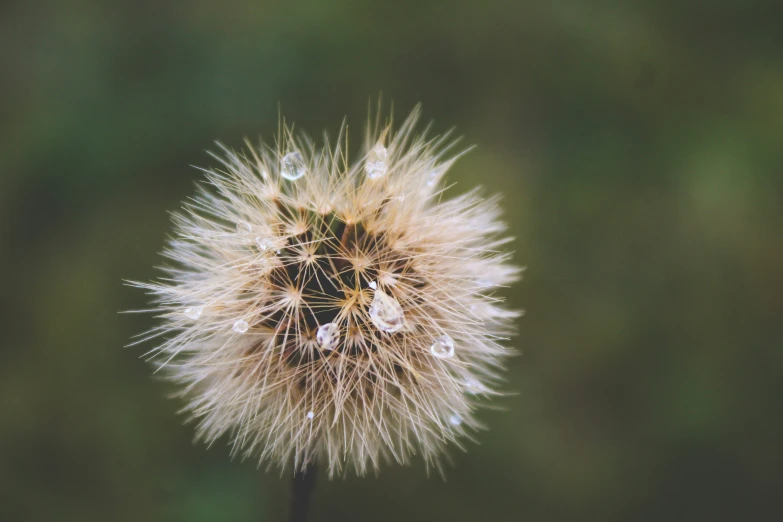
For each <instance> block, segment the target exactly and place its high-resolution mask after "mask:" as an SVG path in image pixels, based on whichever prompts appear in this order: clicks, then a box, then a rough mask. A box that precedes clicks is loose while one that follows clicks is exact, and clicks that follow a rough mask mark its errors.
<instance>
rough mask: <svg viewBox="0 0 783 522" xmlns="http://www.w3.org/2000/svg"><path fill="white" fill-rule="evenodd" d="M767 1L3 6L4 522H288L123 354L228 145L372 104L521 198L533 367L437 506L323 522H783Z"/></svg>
mask: <svg viewBox="0 0 783 522" xmlns="http://www.w3.org/2000/svg"><path fill="white" fill-rule="evenodd" d="M782 14H783V9H781V7H780V3H779V2H773V1H768V2H760V1H756V2H753V1H750V2H748V1H745V2H740V1H736V2H728V1H712V2H706V1H705V2H695V1H684V0H680V1H661V2H620V1H617V2H608V1H604V2H587V1H577V0H559V1H554V0H553V1H548V2H547V1H538V2H525V1H517V2H499V1H497V2H494V1H493V2H479V1H477V2H425V1H421V0H417V1H409V0H401V1H388V2H360V1H349V0H345V1H343V0H340V1H319V0H311V1H297V0H288V1H285V2H283V1H280V2H259V1H255V2H250V1H248V2H209V1H198V2H180V1H172V2H153V1H149V0H141V1H139V0H137V1H133V2H131V1H127V2H109V1H99V0H73V1H68V2H64V1H54V0H51V1H48V2H46V1H44V2H38V1H33V2H21V1H17V2H10V3H9V2H5V3H3V4H2V5H1V6H0V60H1V61H0V71H2V73H0V281H1V286H0V307H1V308H2V313H0V332H2V335H3V341H2V351H1V352H0V520H3V521H6V520H7V521H27V520H31V521H50V520H52V521H55V520H56V521H109V520H111V521H125V520H127V521H142V520H143V521H196V522H199V521H224V522H232V521H256V520H281V519H282V518H283V517H284V514H285V511H286V504H287V486H288V480H289V478H288V477H283V478H281V477H280V476H279V473H277V472H270V473H264V472H263V470H257V469H256V463H255V462H249V461H248V462H239V461H232V460H230V458H229V456H228V448H227V447H226V446H225V445H222V444H216V445H215V446H213V447H212V448H209V449H207V448H205V447H203V446H201V445H198V446H194V445H193V444H192V443H191V437H192V427H190V426H183V425H182V421H183V418H182V417H181V416H178V415H176V411H177V410H178V409H179V407H180V406H181V404H179V403H177V402H176V401H174V400H169V399H167V398H166V396H167V395H168V394H169V393H170V392H171V389H170V388H169V387H168V385H167V384H165V383H161V382H158V381H155V380H154V379H153V378H152V376H151V371H150V368H149V367H148V366H147V365H146V364H145V363H144V362H143V361H142V360H140V359H139V356H140V354H141V353H142V350H141V349H138V348H137V349H123V348H122V347H123V345H124V344H125V343H126V342H128V340H129V338H130V336H131V335H133V334H135V333H138V332H140V331H142V330H144V329H146V328H148V327H150V326H151V325H152V320H151V318H149V317H143V316H129V315H120V314H118V312H119V311H121V310H128V309H134V308H141V307H143V306H144V305H145V301H146V297H145V296H144V295H143V294H142V293H141V292H140V291H137V290H133V289H130V288H127V287H124V286H122V284H121V279H123V278H128V279H136V280H148V279H150V278H152V277H155V276H156V275H157V272H156V271H155V270H154V269H153V266H154V265H156V264H158V263H159V262H160V257H159V255H158V252H159V251H160V250H161V248H162V245H163V241H164V237H165V234H166V232H167V231H168V229H169V221H168V219H169V217H168V215H167V210H173V209H177V208H179V203H180V201H181V200H183V199H184V198H186V197H188V196H189V195H191V193H192V191H193V182H194V181H195V180H197V179H199V178H200V174H199V172H198V171H197V170H195V169H194V168H192V167H190V165H200V166H211V165H214V161H213V160H211V158H209V157H208V155H207V154H206V153H205V152H204V151H205V150H206V149H214V148H215V147H214V144H213V140H215V139H219V140H221V141H222V142H224V143H226V144H228V145H229V146H232V147H238V146H240V145H241V139H242V137H244V136H249V137H251V138H253V139H255V138H256V137H257V136H259V135H260V136H263V137H264V138H265V139H271V134H272V132H274V131H275V130H276V127H277V116H278V103H279V104H280V106H281V108H282V112H283V114H284V115H285V116H286V118H287V119H288V120H289V121H294V122H296V125H297V127H298V128H300V129H307V131H308V132H309V133H310V134H311V135H314V136H316V137H317V136H318V135H319V134H320V133H321V131H322V130H328V131H330V132H332V133H334V132H335V131H336V130H337V128H338V125H339V122H340V121H341V119H342V118H343V116H346V115H347V117H348V121H349V123H351V124H352V126H353V128H354V130H355V131H356V134H354V136H355V137H356V138H357V139H358V138H360V136H361V135H360V134H359V133H358V131H359V129H360V128H361V127H362V125H363V124H364V122H365V121H366V117H367V112H366V110H367V102H368V99H369V98H372V99H375V98H376V97H377V95H378V93H379V92H381V91H382V92H383V95H384V98H385V99H386V100H391V101H393V102H394V104H395V109H396V114H397V115H398V116H402V115H404V114H406V113H407V112H408V111H409V110H410V109H411V108H412V107H413V105H414V104H415V103H417V102H419V101H421V102H423V105H424V115H425V120H430V119H431V120H433V121H434V129H435V130H436V131H438V132H442V131H445V130H448V129H449V128H450V127H451V126H456V127H457V129H458V133H459V134H461V135H464V136H465V141H464V142H465V143H466V144H476V145H477V146H478V147H477V148H476V149H475V150H474V151H473V152H471V153H470V154H469V155H468V156H467V157H465V159H464V160H462V161H461V162H460V163H458V165H457V166H456V167H455V168H454V170H453V171H452V173H451V175H450V176H451V179H452V180H454V181H456V182H457V183H458V188H457V190H465V189H467V188H468V187H471V186H473V185H475V184H477V183H481V184H483V185H484V186H485V187H486V188H487V189H488V191H489V192H503V193H504V195H505V202H504V206H505V209H506V217H507V220H508V222H509V224H510V226H511V229H512V232H513V234H514V235H515V236H516V237H517V238H518V240H517V242H516V243H515V250H516V259H517V261H518V262H519V263H520V264H522V265H525V266H527V267H528V270H527V272H526V274H525V280H524V281H523V282H522V283H521V284H519V285H517V286H515V287H514V288H512V289H510V290H509V291H508V292H507V295H508V298H509V301H510V302H511V304H512V305H513V306H515V307H519V308H525V309H526V310H527V314H526V316H525V317H524V318H523V319H522V320H521V321H520V335H519V337H518V338H517V339H516V340H515V342H516V345H517V346H518V347H519V348H520V350H521V351H522V352H523V355H522V356H521V357H516V358H514V359H513V360H511V361H510V365H509V371H508V389H509V390H513V391H516V392H517V394H516V395H513V396H510V397H507V398H504V399H502V400H499V401H496V406H498V407H500V408H501V409H499V410H488V411H484V412H482V414H481V418H482V420H483V421H484V422H485V423H486V424H487V425H488V426H489V427H490V430H489V431H487V432H483V433H480V434H479V436H478V439H479V441H480V444H479V445H475V444H470V445H469V451H468V452H467V453H460V452H455V453H454V465H453V467H450V468H448V470H447V478H448V480H447V481H446V482H443V481H442V480H440V479H439V478H438V477H430V478H427V476H426V474H425V471H424V467H423V465H421V463H417V464H416V465H414V466H412V467H409V468H402V467H398V466H387V467H385V468H384V469H383V470H382V471H381V473H380V475H379V476H378V477H369V478H365V479H357V478H348V479H346V480H335V481H332V482H329V481H326V480H321V481H320V483H319V486H318V489H317V491H316V497H315V499H314V505H313V517H312V519H313V520H315V521H326V520H339V521H343V522H347V521H353V520H379V521H400V520H406V521H413V520H430V521H432V520H449V521H455V522H456V521H471V522H476V521H484V520H487V521H493V522H494V521H511V520H526V521H542V522H557V521H593V520H600V521H603V522H608V521H651V522H652V521H662V520H666V521H669V520H677V521H679V520H683V521H697V520H698V521H701V520H705V521H707V520H709V521H715V520H775V519H777V520H781V519H783V518H777V517H776V515H778V516H780V515H781V507H780V498H779V496H780V491H781V483H780V481H779V479H780V478H781V468H783V458H782V457H781V454H782V451H781V441H782V440H783V415H782V414H781V397H782V395H781V392H782V391H783V379H782V377H783V371H782V370H783V354H782V353H781V348H783V333H782V331H783V328H781V309H782V308H783V307H782V306H781V295H783V272H782V271H781V267H782V266H783V262H782V261H783V241H781V231H782V230H783V205H782V204H781V203H782V201H781V200H782V198H783V183H782V182H781V175H782V172H781V167H783V147H781V144H782V142H783V139H782V138H781V137H782V136H783V31H781V25H780V23H781V22H780V20H781V15H782Z"/></svg>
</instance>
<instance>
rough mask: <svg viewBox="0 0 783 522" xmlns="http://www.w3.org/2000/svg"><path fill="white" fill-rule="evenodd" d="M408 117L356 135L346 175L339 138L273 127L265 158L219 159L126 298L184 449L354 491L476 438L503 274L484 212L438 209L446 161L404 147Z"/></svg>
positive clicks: (486, 205)
mask: <svg viewBox="0 0 783 522" xmlns="http://www.w3.org/2000/svg"><path fill="white" fill-rule="evenodd" d="M418 115H419V112H418V109H417V110H415V111H414V112H413V114H411V116H410V117H409V118H408V119H407V120H405V121H404V122H403V124H402V126H401V127H400V129H399V130H397V131H396V132H394V131H392V129H391V127H390V126H387V127H385V128H383V129H382V130H381V131H380V132H374V131H372V130H368V132H367V136H366V142H365V149H364V151H365V152H364V155H363V156H362V158H361V159H360V160H359V161H357V162H356V163H354V164H349V163H347V160H346V159H345V148H344V147H342V146H341V145H340V144H342V143H343V142H344V141H345V140H344V131H345V129H343V130H342V131H341V135H340V136H341V138H340V139H338V142H337V143H338V144H330V143H328V142H327V143H324V145H323V147H322V148H316V147H315V145H314V144H313V143H312V142H310V141H308V140H307V139H306V138H297V137H295V136H294V135H293V134H292V133H291V132H290V131H289V130H287V129H286V130H285V132H284V134H283V136H279V137H278V139H277V147H276V148H268V147H263V146H262V147H260V148H259V149H256V148H249V149H247V150H246V151H245V152H244V153H241V154H238V153H234V152H231V151H229V150H226V149H224V152H225V156H224V157H223V158H222V159H221V162H222V165H221V167H220V168H217V169H214V170H211V171H209V172H208V174H207V184H205V185H203V186H201V187H200V190H199V193H198V195H197V196H196V197H195V198H194V200H193V202H191V203H188V204H186V205H185V206H184V208H183V210H182V211H181V212H180V213H178V214H176V215H175V217H174V226H175V235H174V239H173V240H172V241H171V243H170V245H169V248H168V249H167V250H166V251H165V255H166V256H167V257H168V258H169V259H170V260H171V261H173V264H172V267H171V268H168V269H166V275H165V278H163V279H161V280H160V281H159V282H153V283H134V284H135V285H136V286H138V287H141V288H144V289H146V290H149V291H150V292H151V293H152V294H153V295H154V296H155V303H156V308H155V311H156V312H157V313H159V315H160V316H161V317H162V321H163V324H162V325H160V326H158V327H157V328H156V329H155V330H153V331H152V332H151V334H150V335H148V336H144V339H145V340H146V339H149V338H157V337H160V338H161V339H163V341H162V342H161V343H160V344H159V345H158V346H156V347H155V348H154V350H153V352H152V353H153V358H154V360H155V361H156V362H157V364H158V365H159V366H160V367H162V370H163V371H164V373H165V374H166V375H168V376H169V377H170V378H171V380H172V381H174V382H176V383H177V385H179V386H180V387H181V388H180V389H181V390H182V396H183V397H184V398H185V400H186V401H187V404H188V406H187V410H188V411H189V412H190V414H191V415H192V417H193V418H194V419H196V420H197V421H198V425H197V436H198V438H199V439H202V440H204V441H206V442H208V443H211V442H213V441H215V440H216V439H217V438H219V437H221V436H223V435H228V436H229V437H230V442H231V444H232V447H233V453H234V454H240V455H242V456H243V457H254V458H257V459H259V460H260V461H266V462H269V463H276V464H278V465H280V466H281V467H288V466H293V467H294V468H295V469H302V468H304V467H305V466H307V464H308V463H310V462H313V461H314V460H316V459H317V460H319V461H320V462H321V463H322V464H323V465H325V466H326V467H327V468H328V471H329V475H330V476H331V475H335V474H337V475H344V474H346V473H348V472H349V471H351V470H352V471H354V472H356V473H357V474H360V475H361V474H364V473H365V472H367V471H368V470H369V469H377V468H378V466H379V464H380V463H381V462H382V461H383V460H385V459H393V460H396V461H398V462H400V463H406V462H408V461H409V460H410V458H411V456H412V455H413V454H416V453H419V454H420V455H422V456H423V458H424V459H425V461H426V462H427V464H428V466H429V465H434V466H437V467H439V466H440V464H439V463H440V457H441V456H442V455H443V454H444V451H445V450H446V447H447V446H448V445H449V444H450V443H457V444H458V438H460V437H464V436H466V430H467V429H468V428H473V429H475V428H476V427H477V426H478V422H477V421H476V419H475V415H474V410H475V409H476V407H477V406H479V401H480V400H482V399H485V398H486V397H488V396H491V395H492V394H493V393H497V392H495V391H494V390H493V388H494V387H495V386H496V385H497V383H498V380H499V375H498V371H499V369H500V368H502V363H503V360H504V358H505V357H506V356H508V355H509V354H510V350H509V349H508V348H506V347H505V346H503V344H502V342H503V341H504V340H505V339H507V338H508V336H510V335H511V334H512V333H513V327H512V324H513V321H514V319H515V318H516V317H517V314H515V313H514V312H512V311H509V310H506V309H504V308H503V306H502V302H501V299H500V298H499V297H498V296H497V295H495V294H494V290H495V289H496V288H497V287H499V286H504V285H508V284H510V283H511V282H513V281H514V280H515V279H516V278H517V277H518V274H519V270H518V269H517V268H516V267H514V266H513V265H511V264H510V263H509V256H508V255H507V254H505V253H502V251H501V248H502V246H503V245H504V244H505V243H506V242H507V241H508V240H507V238H505V237H504V235H503V234H504V232H505V225H504V224H503V223H502V222H500V221H499V220H498V218H499V214H500V212H499V209H498V207H497V203H496V200H495V199H490V200H484V199H482V198H481V197H480V196H479V195H478V193H477V192H476V191H472V192H469V193H467V194H463V195H459V196H456V197H453V198H451V199H448V198H446V197H444V194H443V189H444V184H443V183H441V180H442V177H443V175H444V174H445V172H446V170H448V168H449V167H450V166H451V165H452V163H453V162H454V159H455V158H445V157H444V151H445V150H446V149H447V148H448V146H449V143H447V142H446V141H445V140H444V138H438V137H436V138H427V137H425V136H416V135H414V134H413V128H414V126H415V124H416V123H417V119H418ZM368 128H369V129H372V128H373V127H372V126H369V127H368ZM375 128H377V127H375ZM444 419H447V420H448V422H444ZM457 428H458V429H457Z"/></svg>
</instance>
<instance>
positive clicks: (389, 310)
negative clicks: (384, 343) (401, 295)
mask: <svg viewBox="0 0 783 522" xmlns="http://www.w3.org/2000/svg"><path fill="white" fill-rule="evenodd" d="M370 319H371V320H372V324H374V325H375V326H376V328H378V329H379V330H381V331H384V332H387V333H394V332H397V331H399V330H400V329H401V328H402V327H403V325H404V324H405V317H404V314H403V312H402V306H400V303H399V302H398V301H397V300H396V299H395V298H393V297H390V296H388V295H386V294H384V293H383V292H382V291H381V290H376V291H375V297H374V298H373V300H372V303H371V304H370Z"/></svg>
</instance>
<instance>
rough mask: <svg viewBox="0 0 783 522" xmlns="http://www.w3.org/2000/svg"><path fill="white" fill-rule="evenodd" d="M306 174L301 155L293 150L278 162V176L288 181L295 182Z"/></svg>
mask: <svg viewBox="0 0 783 522" xmlns="http://www.w3.org/2000/svg"><path fill="white" fill-rule="evenodd" d="M306 173H307V167H306V166H305V162H304V158H303V157H302V153H301V152H299V151H297V150H295V151H293V152H289V153H288V154H286V155H285V156H283V159H282V160H280V175H281V176H283V177H284V178H285V179H287V180H289V181H295V180H297V179H299V178H301V177H302V176H304V175H305V174H306Z"/></svg>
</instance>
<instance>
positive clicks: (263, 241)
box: [256, 236, 274, 252]
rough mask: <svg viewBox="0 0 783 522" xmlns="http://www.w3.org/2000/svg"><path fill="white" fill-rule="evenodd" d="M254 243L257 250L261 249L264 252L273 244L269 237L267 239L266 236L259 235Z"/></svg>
mask: <svg viewBox="0 0 783 522" xmlns="http://www.w3.org/2000/svg"><path fill="white" fill-rule="evenodd" d="M256 245H258V248H259V250H261V251H262V252H266V251H267V250H269V249H270V248H272V247H273V246H274V244H273V243H272V240H271V239H269V238H268V237H261V236H258V237H257V238H256Z"/></svg>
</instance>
